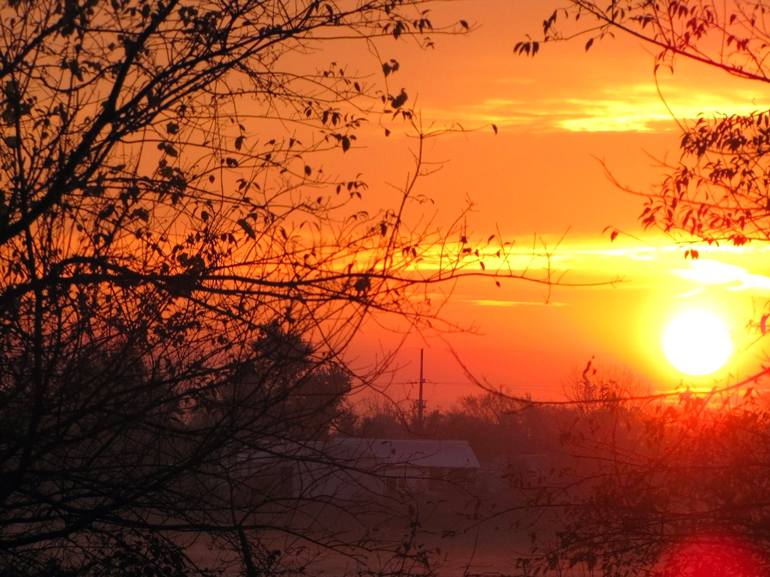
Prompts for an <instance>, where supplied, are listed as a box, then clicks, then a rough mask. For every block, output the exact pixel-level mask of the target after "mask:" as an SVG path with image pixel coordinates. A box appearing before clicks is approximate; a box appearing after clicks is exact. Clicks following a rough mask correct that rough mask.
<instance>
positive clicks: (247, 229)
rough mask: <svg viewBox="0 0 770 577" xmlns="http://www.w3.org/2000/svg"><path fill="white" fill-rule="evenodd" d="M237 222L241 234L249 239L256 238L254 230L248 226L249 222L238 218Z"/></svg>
mask: <svg viewBox="0 0 770 577" xmlns="http://www.w3.org/2000/svg"><path fill="white" fill-rule="evenodd" d="M237 222H238V226H240V227H241V228H242V229H243V232H245V233H246V236H248V237H249V238H250V239H255V238H257V235H256V234H255V233H254V228H253V227H252V226H251V225H250V224H249V221H247V220H246V219H245V218H239V219H238V221H237Z"/></svg>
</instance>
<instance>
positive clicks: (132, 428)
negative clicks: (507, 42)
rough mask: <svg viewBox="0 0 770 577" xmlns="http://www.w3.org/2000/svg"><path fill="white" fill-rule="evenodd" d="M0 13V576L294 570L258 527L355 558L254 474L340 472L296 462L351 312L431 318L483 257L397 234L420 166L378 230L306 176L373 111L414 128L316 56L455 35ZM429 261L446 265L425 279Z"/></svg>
mask: <svg viewBox="0 0 770 577" xmlns="http://www.w3.org/2000/svg"><path fill="white" fill-rule="evenodd" d="M0 13H1V14H2V17H1V18H0V88H1V89H2V92H1V95H0V120H1V122H0V125H1V126H0V430H2V435H0V573H2V572H5V573H4V574H9V575H44V574H49V573H56V572H59V573H66V572H68V573H69V574H72V575H94V576H96V575H113V574H126V575H129V574H138V573H139V572H143V574H161V573H162V574H186V573H191V572H195V571H196V569H195V567H194V564H193V561H194V560H193V559H191V558H190V556H189V555H188V551H189V548H188V547H187V545H188V544H189V543H191V542H199V541H200V540H201V539H202V540H203V541H204V542H205V543H207V544H209V545H211V546H212V547H214V548H217V549H218V550H220V551H221V552H222V554H223V556H224V557H227V555H229V557H227V558H228V559H229V561H231V562H233V563H235V564H236V565H237V566H238V570H239V571H243V572H245V573H247V574H249V575H251V576H254V575H257V574H258V573H259V572H260V571H267V570H268V569H265V568H270V570H271V571H277V569H276V568H275V566H276V563H277V561H276V560H280V559H281V558H286V557H288V556H287V555H286V551H283V556H282V555H281V554H276V553H275V551H274V550H273V549H271V548H270V546H269V544H265V542H264V540H263V537H264V532H265V531H267V530H269V531H272V534H273V535H274V534H284V535H291V536H292V537H293V538H294V539H296V541H297V542H298V543H300V544H302V543H312V544H313V545H314V546H316V547H318V548H321V549H322V548H324V547H326V548H333V549H339V550H344V551H345V552H346V553H347V554H351V555H352V554H353V553H352V551H354V550H356V549H355V548H356V547H371V546H372V545H371V543H372V538H371V536H366V535H364V536H362V537H350V536H349V535H345V536H340V535H339V533H338V532H337V530H334V523H332V521H334V522H336V523H340V522H342V520H344V519H346V518H347V519H353V520H355V519H354V517H355V511H354V509H353V508H352V507H347V506H346V507H343V506H342V505H341V504H340V505H338V506H337V508H336V511H335V515H333V516H332V518H331V519H330V518H329V517H328V516H327V518H321V519H320V521H324V522H326V524H325V525H324V523H322V522H319V519H318V518H316V519H309V517H310V515H309V514H306V515H304V516H303V511H306V509H305V508H304V505H305V504H306V503H305V502H304V501H303V500H302V498H301V497H296V496H292V497H291V498H289V497H287V495H286V491H284V492H281V491H276V492H273V493H271V492H270V491H268V490H267V488H266V487H267V486H268V485H269V483H268V481H267V480H272V481H271V482H275V481H276V471H279V470H280V467H278V466H277V465H276V463H278V464H280V462H281V460H286V459H295V460H303V461H308V460H310V461H313V460H315V461H324V462H326V463H328V462H329V461H330V457H329V456H328V455H324V454H323V452H322V450H321V449H319V448H318V447H319V445H316V444H313V443H311V441H317V440H319V439H322V438H323V437H324V435H325V433H326V431H327V430H328V424H329V421H331V420H332V419H333V418H335V415H336V414H337V413H338V410H337V409H338V406H339V400H340V397H341V396H342V395H343V394H344V393H345V392H346V391H347V390H348V389H349V388H350V387H351V382H352V381H351V378H352V377H351V375H350V374H349V373H348V372H347V370H346V369H345V368H344V365H343V363H342V361H341V356H340V355H341V353H342V352H343V351H344V349H345V347H346V345H347V344H348V343H349V342H350V339H351V338H352V337H353V335H354V334H355V333H356V331H357V329H358V328H359V326H360V324H361V322H362V320H363V319H364V318H365V317H366V315H368V314H369V313H371V312H372V311H378V312H379V313H382V314H386V313H392V314H396V315H400V316H401V317H405V318H407V319H408V320H410V321H414V322H417V321H419V320H420V319H421V318H425V315H426V311H427V312H428V314H429V311H428V309H426V305H425V302H424V299H422V300H421V299H417V300H412V299H410V298H409V295H410V294H411V292H410V290H411V289H412V288H415V287H416V286H418V285H426V284H429V283H433V282H440V281H442V280H444V279H447V278H452V277H453V276H457V274H458V270H459V269H458V267H459V266H461V264H462V261H463V259H465V258H467V257H471V258H472V260H477V259H476V258H475V257H474V256H473V254H472V251H470V250H469V249H468V246H469V245H468V244H467V241H465V240H463V246H462V247H461V249H458V250H457V251H455V252H452V251H451V250H450V248H447V247H446V246H444V245H442V244H441V243H442V241H443V239H444V238H445V237H444V236H443V235H432V234H433V233H432V232H431V229H428V228H423V229H419V228H418V229H412V228H407V227H406V226H405V224H404V223H405V221H406V217H407V214H408V211H409V210H411V207H412V206H413V203H412V196H413V190H414V186H415V182H416V179H417V178H418V177H419V176H420V175H421V174H423V169H422V164H421V163H422V160H421V149H420V148H418V151H417V153H416V154H417V157H416V158H417V160H416V167H414V172H413V174H412V178H411V180H410V181H409V184H408V185H407V186H406V187H405V189H404V190H403V197H402V198H401V199H400V201H399V202H398V203H397V204H396V206H395V208H392V209H388V208H386V209H382V210H381V211H380V212H377V213H374V214H368V213H365V212H363V211H361V210H360V209H359V207H358V205H357V204H356V203H357V201H358V199H359V198H360V197H361V196H362V195H363V194H364V193H365V192H366V190H367V186H366V183H365V182H364V181H363V180H362V179H361V178H360V177H359V176H355V177H352V178H349V177H345V178H338V177H335V176H333V175H330V174H328V173H327V172H325V171H324V166H323V164H322V162H321V159H322V158H324V157H325V156H324V155H329V154H332V153H337V154H340V155H344V154H345V153H347V152H348V151H349V150H350V149H351V148H352V147H353V146H354V145H355V143H356V142H357V136H358V132H359V129H360V128H361V127H362V126H363V125H364V122H365V121H366V119H367V118H368V117H369V116H370V115H372V114H379V113H383V112H384V113H387V114H389V115H390V116H391V117H395V118H397V119H403V120H405V121H407V122H409V121H411V120H412V119H413V116H412V113H411V112H410V111H409V110H408V109H407V103H408V95H407V92H406V91H405V90H404V89H401V88H400V87H398V88H396V87H392V86H391V85H392V82H393V78H394V76H393V74H394V73H395V72H396V71H397V70H398V68H399V63H398V62H396V61H395V60H388V61H387V62H380V61H378V60H376V59H375V60H374V61H373V63H374V64H375V68H376V72H377V73H378V74H379V75H380V76H378V77H377V76H373V75H371V74H370V73H369V71H368V70H367V71H365V72H364V73H359V72H358V71H357V70H354V69H352V68H349V67H346V66H345V65H344V64H340V63H330V64H328V65H325V66H318V65H317V63H318V62H319V58H320V57H319V55H320V54H323V52H319V49H320V48H321V47H323V46H324V45H326V44H328V43H331V42H339V43H348V44H347V46H350V45H355V46H356V47H357V49H358V48H361V47H368V48H369V49H370V51H371V52H373V53H374V52H376V48H377V46H378V42H380V41H385V40H391V41H392V40H394V39H395V40H399V39H402V38H404V37H410V38H413V39H415V40H416V41H418V42H420V43H422V44H423V45H430V44H431V40H430V37H429V36H428V34H429V33H430V34H434V35H435V34H441V33H452V32H462V31H463V30H465V29H467V28H468V25H467V24H466V23H465V22H460V23H458V24H457V25H452V26H448V27H445V28H439V27H435V28H434V26H433V24H432V22H431V20H430V19H429V17H428V12H427V2H423V1H422V0H366V1H363V2H332V1H325V0H299V1H293V2H289V1H282V0H277V1H265V0H222V1H216V2H215V1H207V0H189V1H181V0H157V1H156V0H114V1H111V2H99V1H96V0H66V1H64V2H58V1H53V0H42V1H36V2H30V1H27V0H17V1H12V2H9V3H7V4H6V5H5V6H4V7H3V8H2V9H0ZM419 136H420V139H419V144H418V147H420V146H422V142H423V140H424V138H425V137H426V135H425V134H420V135H419ZM351 172H353V173H355V171H351ZM445 232H447V233H448V232H449V231H445ZM431 235H432V236H431ZM430 247H433V248H437V251H438V252H437V254H439V256H440V262H442V263H444V264H442V266H441V267H439V269H440V270H437V271H435V272H431V271H430V270H429V271H427V272H425V271H415V269H414V264H415V263H416V262H417V261H419V259H420V258H421V257H422V256H423V254H424V252H425V251H426V250H428V248H430ZM442 247H443V248H442ZM476 255H477V256H478V253H476ZM271 347H272V348H271ZM254 455H257V456H262V460H261V461H260V460H259V459H257V460H256V464H254V465H253V470H251V471H250V472H249V475H250V476H251V479H252V481H253V482H251V481H250V484H247V483H245V481H244V478H243V476H242V473H243V471H242V468H241V466H242V464H243V462H244V460H245V459H248V458H250V456H254ZM239 475H241V476H239ZM262 479H265V481H264V482H262ZM278 481H279V482H280V481H281V479H280V478H278ZM247 485H248V486H247ZM255 487H256V489H255ZM332 504H333V503H332ZM279 510H280V511H282V512H288V513H286V514H282V515H278V514H277V513H276V511H279ZM319 518H320V517H319ZM196 540H197V541H196ZM409 551H410V549H408V548H405V549H404V550H403V552H402V557H406V556H407V553H408V552H409ZM402 560H403V559H402ZM404 566H405V563H401V565H400V567H402V568H403V567H404Z"/></svg>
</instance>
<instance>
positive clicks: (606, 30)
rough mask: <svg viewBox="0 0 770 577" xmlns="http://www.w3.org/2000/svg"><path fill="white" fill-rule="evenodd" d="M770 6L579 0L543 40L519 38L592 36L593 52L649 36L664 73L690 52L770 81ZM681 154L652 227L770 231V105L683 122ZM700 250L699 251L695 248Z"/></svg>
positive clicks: (760, 236) (526, 48)
mask: <svg viewBox="0 0 770 577" xmlns="http://www.w3.org/2000/svg"><path fill="white" fill-rule="evenodd" d="M766 12H767V6H765V4H764V3H763V2H754V1H747V0H735V1H733V2H726V3H723V4H718V3H713V2H702V1H700V0H665V1H663V2H637V1H635V0H612V1H610V2H606V3H602V2H595V1H593V0H570V1H568V2H567V3H566V7H565V8H563V9H559V10H556V11H554V12H553V13H552V14H550V15H549V16H548V17H547V18H546V19H545V20H544V21H543V32H542V36H541V37H540V38H539V39H533V38H531V37H530V38H527V39H526V40H524V41H521V42H518V43H517V44H516V45H515V47H514V52H517V53H519V54H524V55H535V54H537V52H538V51H539V50H540V48H541V47H542V46H543V45H545V44H548V43H552V42H559V41H566V40H572V39H575V38H577V37H581V38H584V39H585V45H584V47H585V50H590V49H591V47H592V46H593V45H594V43H595V42H596V41H600V40H603V39H605V38H610V37H612V36H613V35H615V34H626V35H629V36H631V37H634V38H636V39H639V40H642V41H643V42H645V43H646V44H647V45H648V46H650V47H651V48H652V49H653V50H654V51H655V62H654V72H655V73H656V74H657V72H658V70H660V69H668V70H671V71H672V72H673V71H674V69H675V66H676V63H677V61H678V60H681V59H685V60H689V61H691V62H695V63H698V64H700V65H702V66H704V67H708V68H713V69H718V70H721V71H722V72H724V73H725V74H729V75H731V76H734V77H737V78H742V79H745V80H749V81H754V82H757V83H759V84H765V83H767V82H769V81H770V76H768V72H767V68H766V60H767V57H768V51H769V50H770V49H769V48H768V30H767V26H766V22H765V19H766ZM677 121H678V123H679V125H680V127H681V129H682V137H681V145H680V152H681V155H680V158H679V160H678V162H677V163H674V164H670V165H669V166H668V167H667V168H668V170H667V172H668V174H667V176H666V178H665V180H664V181H663V183H662V185H661V186H660V187H659V189H658V190H657V191H656V192H655V193H652V194H650V193H647V192H643V193H642V195H643V196H646V197H647V201H646V202H645V206H644V210H643V212H642V214H641V216H640V220H641V222H642V224H643V225H644V226H645V227H659V228H661V229H663V230H664V231H666V232H669V233H676V232H680V233H685V234H686V235H689V237H690V238H691V237H692V236H695V237H697V238H699V239H701V240H704V241H706V242H708V243H717V242H722V241H726V242H730V243H732V244H734V245H736V246H741V245H743V244H745V243H747V242H749V241H751V240H758V241H766V240H768V239H769V238H770V236H768V235H769V234H770V220H768V215H769V214H770V212H768V206H769V205H768V200H767V198H768V197H767V189H768V182H767V172H768V169H769V168H768V158H767V157H768V154H767V152H768V148H769V147H770V140H769V138H770V137H768V123H770V118H768V111H764V110H757V111H756V112H753V113H750V114H734V113H732V112H731V111H729V110H726V111H724V113H723V114H720V115H715V116H713V117H707V116H700V117H698V118H697V119H694V120H690V119H677ZM688 255H691V256H695V257H697V251H695V252H694V253H688Z"/></svg>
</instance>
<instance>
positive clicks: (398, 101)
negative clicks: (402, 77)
mask: <svg viewBox="0 0 770 577" xmlns="http://www.w3.org/2000/svg"><path fill="white" fill-rule="evenodd" d="M408 98H409V96H408V95H407V94H406V90H404V89H403V88H402V89H401V92H399V93H398V96H394V97H392V98H391V99H390V105H391V106H392V107H393V108H401V107H402V106H403V105H404V104H406V101H407V99H408Z"/></svg>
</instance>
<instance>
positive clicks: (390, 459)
mask: <svg viewBox="0 0 770 577" xmlns="http://www.w3.org/2000/svg"><path fill="white" fill-rule="evenodd" d="M333 443H335V444H336V443H339V446H340V448H344V449H343V450H346V451H349V452H351V453H354V454H358V455H361V454H366V453H368V454H370V455H371V456H372V457H373V458H374V459H375V460H376V461H378V462H379V463H381V464H386V465H414V466H416V467H444V468H450V469H477V468H478V467H479V460H478V459H477V458H476V454H475V453H474V452H473V449H472V448H471V446H470V445H469V444H468V441H443V440H433V439H355V438H341V437H338V438H336V439H334V441H333Z"/></svg>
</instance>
